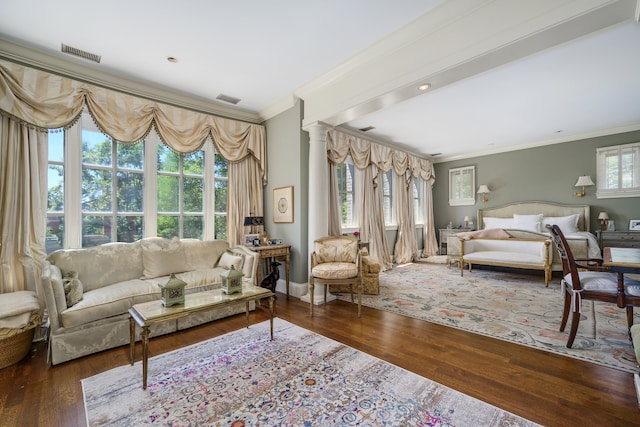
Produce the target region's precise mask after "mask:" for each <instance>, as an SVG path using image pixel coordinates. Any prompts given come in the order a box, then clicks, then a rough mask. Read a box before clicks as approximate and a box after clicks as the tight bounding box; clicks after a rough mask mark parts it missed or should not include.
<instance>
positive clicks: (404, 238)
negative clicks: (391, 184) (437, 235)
mask: <svg viewBox="0 0 640 427" xmlns="http://www.w3.org/2000/svg"><path fill="white" fill-rule="evenodd" d="M397 178H398V179H396V181H395V194H396V205H395V209H396V218H397V219H398V238H397V239H396V246H395V248H394V251H393V258H394V260H395V262H396V263H398V264H403V263H407V262H412V261H415V260H416V259H417V258H418V240H417V239H416V221H415V218H414V209H413V177H412V176H411V175H410V174H409V173H406V174H405V175H402V176H397Z"/></svg>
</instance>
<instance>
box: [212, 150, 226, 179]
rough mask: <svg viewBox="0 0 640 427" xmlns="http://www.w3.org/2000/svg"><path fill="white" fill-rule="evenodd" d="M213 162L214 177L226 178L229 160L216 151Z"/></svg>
mask: <svg viewBox="0 0 640 427" xmlns="http://www.w3.org/2000/svg"><path fill="white" fill-rule="evenodd" d="M214 163H215V168H216V170H215V175H216V178H227V177H228V176H229V162H228V161H226V160H225V158H224V157H222V155H221V154H220V153H216V154H215V158H214Z"/></svg>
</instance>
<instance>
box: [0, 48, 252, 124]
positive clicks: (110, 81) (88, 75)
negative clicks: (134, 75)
mask: <svg viewBox="0 0 640 427" xmlns="http://www.w3.org/2000/svg"><path fill="white" fill-rule="evenodd" d="M60 55H62V54H59V55H58V54H53V53H48V52H44V51H41V50H37V49H34V48H33V47H30V46H26V45H23V44H18V43H16V42H14V41H10V40H7V39H3V38H1V37H0V58H2V59H5V60H7V61H10V62H15V63H19V64H22V65H25V66H28V67H32V68H36V69H39V70H42V71H47V72H51V73H53V74H58V75H61V76H64V77H68V78H70V79H74V80H79V81H83V82H86V83H89V84H93V85H96V86H100V87H104V88H107V89H112V90H115V91H118V92H123V93H127V94H130V95H134V96H138V97H141V98H145V99H149V100H152V101H156V102H160V103H164V104H168V105H173V106H176V107H181V108H186V109H189V110H193V111H198V112H201V113H205V114H211V115H214V116H219V117H225V118H229V119H234V120H240V121H243V122H249V123H260V122H261V121H262V119H261V117H260V115H259V114H257V113H256V112H253V111H249V110H244V109H241V108H237V107H229V106H226V105H222V104H218V103H215V102H211V101H209V100H206V99H200V98H198V97H197V96H196V95H189V94H185V93H181V92H177V91H174V90H170V89H168V88H166V87H162V86H160V85H151V84H148V83H142V82H136V81H134V80H132V79H128V78H125V77H121V76H117V75H115V74H110V73H107V72H105V71H103V70H100V69H99V68H100V65H98V64H96V66H89V65H88V64H84V63H83V62H80V60H76V59H75V58H74V59H66V58H62V57H60Z"/></svg>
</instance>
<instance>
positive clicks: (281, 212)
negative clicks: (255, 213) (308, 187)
mask: <svg viewBox="0 0 640 427" xmlns="http://www.w3.org/2000/svg"><path fill="white" fill-rule="evenodd" d="M273 222H276V223H292V222H293V185H289V186H287V187H279V188H274V189H273Z"/></svg>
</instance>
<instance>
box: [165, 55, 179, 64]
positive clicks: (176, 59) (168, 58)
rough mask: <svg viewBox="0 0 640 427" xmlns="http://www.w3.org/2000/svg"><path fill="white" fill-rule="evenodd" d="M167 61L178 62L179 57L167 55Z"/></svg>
mask: <svg viewBox="0 0 640 427" xmlns="http://www.w3.org/2000/svg"><path fill="white" fill-rule="evenodd" d="M167 61H169V62H172V63H174V64H175V63H176V62H178V58H176V57H175V56H167Z"/></svg>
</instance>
